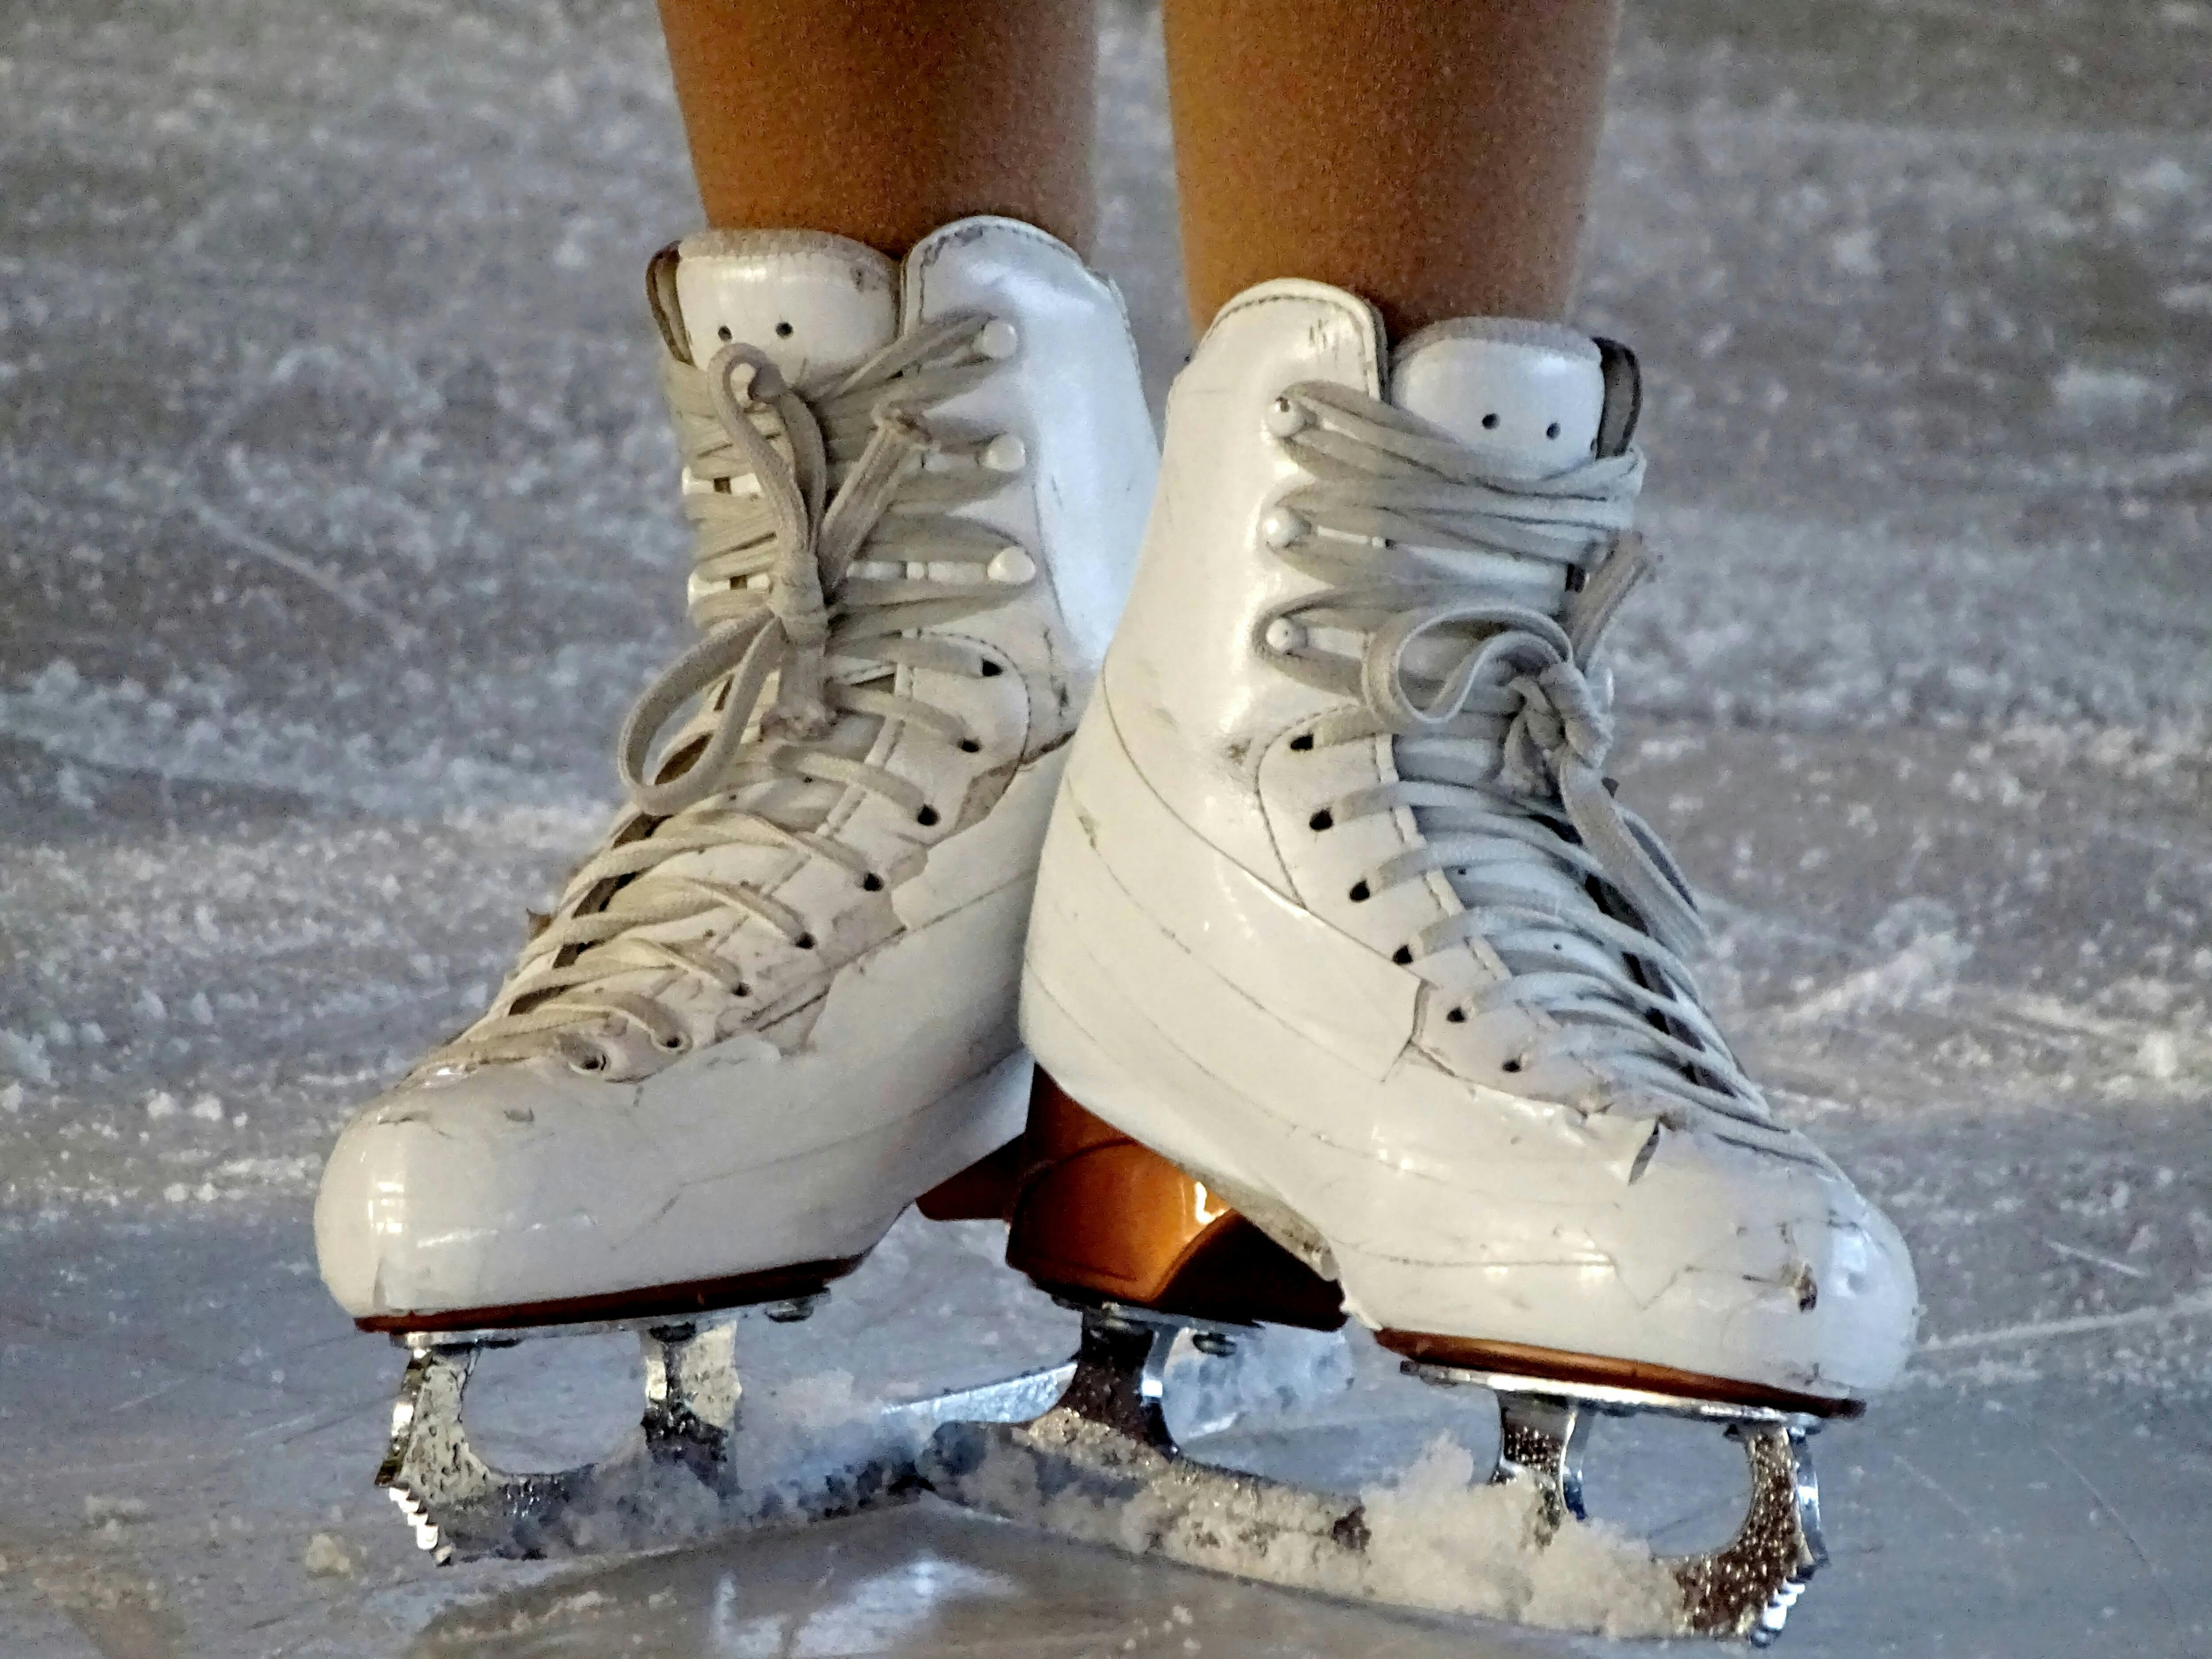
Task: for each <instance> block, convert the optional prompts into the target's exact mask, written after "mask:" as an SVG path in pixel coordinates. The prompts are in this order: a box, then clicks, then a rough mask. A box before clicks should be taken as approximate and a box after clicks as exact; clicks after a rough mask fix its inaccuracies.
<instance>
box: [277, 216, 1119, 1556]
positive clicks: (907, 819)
mask: <svg viewBox="0 0 2212 1659" xmlns="http://www.w3.org/2000/svg"><path fill="white" fill-rule="evenodd" d="M648 288H649V289H650V297H651V301H652V306H653V315H654V317H655V319H657V321H658V322H659V326H660V331H661V335H662V337H663V340H664V342H665V359H664V364H663V370H664V378H665V384H666V388H667V392H668V397H669V401H670V403H671V406H672V409H673V411H674V415H675V419H676V423H677V427H678V435H679V438H680V441H681V446H682V450H683V455H684V479H683V483H684V504H685V507H686V509H687V511H688V513H689V515H690V519H691V520H692V522H693V524H694V526H695V527H696V550H695V553H694V564H693V567H692V570H691V576H690V613H691V618H692V621H693V623H694V624H695V625H696V628H697V629H698V630H699V635H700V637H699V639H698V641H697V642H696V644H695V645H693V646H692V647H691V648H690V649H689V650H688V651H686V652H685V653H684V654H683V655H682V656H681V657H680V658H678V660H677V661H676V662H675V663H674V664H672V665H671V666H670V667H669V668H668V670H667V671H665V673H663V674H662V675H661V676H660V677H659V678H658V679H657V680H656V681H655V682H654V683H653V685H652V686H651V687H650V688H649V689H648V690H647V691H646V693H645V694H644V696H643V697H642V698H641V701H640V702H639V703H638V705H637V707H636V708H635V711H634V712H633V714H631V717H630V719H629V722H628V724H627V725H626V726H625V727H624V729H623V734H622V738H621V757H620V759H621V767H622V774H623V779H624V781H625V783H626V785H627V787H628V789H629V796H630V805H629V807H628V809H627V810H625V811H623V813H622V814H621V815H620V816H619V817H618V818H617V821H616V822H615V823H614V824H613V826H612V828H611V829H610V830H609V832H608V834H607V836H606V838H605V841H604V842H602V843H601V845H600V847H599V850H598V851H597V852H596V853H594V854H592V856H591V857H590V858H589V859H587V860H586V861H585V862H584V864H583V865H582V866H581V867H580V869H578V871H577V872H575V874H574V876H573V877H572V878H570V880H569V882H568V886H567V888H566V890H565V891H563V893H562V896H561V899H560V902H559V903H558V905H557V906H556V908H555V910H554V912H553V914H552V915H550V917H547V918H544V919H543V920H542V921H540V923H539V925H538V931H537V932H536V934H535V936H534V938H533V939H532V941H531V942H530V944H529V945H527V946H526V949H525V950H524V951H523V954H522V957H521V959H520V963H518V964H517V966H516V967H515V969H514V970H513V974H512V975H510V976H509V977H508V979H507V982H506V984H505V985H504V986H503V987H501V990H500V993H499V995H498V997H497V999H496V1000H495V1002H494V1004H493V1006H492V1007H491V1009H490V1011H489V1012H488V1013H487V1014H485V1015H484V1017H483V1018H481V1019H479V1020H478V1021H477V1023H476V1024H473V1025H472V1026H471V1027H469V1028H468V1030H465V1032H463V1033H462V1034H461V1035H460V1036H458V1037H456V1038H455V1039H453V1041H452V1042H449V1043H447V1045H446V1046H445V1047H444V1048H441V1049H439V1050H438V1051H437V1052H436V1053H435V1054H431V1055H430V1056H429V1057H428V1059H426V1060H424V1061H423V1062H422V1065H421V1066H418V1067H417V1068H416V1071H415V1072H414V1073H412V1074H410V1076H409V1077H408V1078H407V1079H405V1080H404V1082H403V1083H402V1084H401V1085H399V1086H398V1087H397V1088H396V1089H394V1090H393V1091H392V1092H390V1093H389V1094H387V1095H386V1096H385V1097H382V1098H381V1099H380V1100H377V1101H375V1102H374V1103H371V1104H370V1105H368V1107H366V1108H365V1109H363V1110H362V1112H361V1113H360V1114H359V1115H357V1116H356V1118H355V1119H354V1120H353V1121H352V1122H351V1123H350V1124H349V1126H348V1127H347V1128H346V1129H345V1131H344V1133H343V1135H342V1136H341V1137H340V1139H339V1141H338V1144H337V1149H336V1151H335V1152H333V1153H332V1155H331V1160H330V1164H329V1166H328V1168H327V1170H325V1175H324V1178H323V1185H322V1191H321V1195H320V1198H319V1201H318V1203H317V1206H316V1215H315V1225H316V1243H317V1247H318V1249H319V1254H320V1257H321V1263H322V1271H323V1276H324V1279H325V1282H326V1283H327V1284H328V1285H329V1286H330V1288H331V1292H332V1294H333V1295H335V1296H336V1297H337V1299H338V1301H339V1302H340V1303H341V1304H343V1306H344V1308H345V1310H346V1311H347V1312H348V1313H349V1314H351V1315H352V1316H354V1317H355V1319H356V1322H358V1323H359V1324H360V1325H361V1326H362V1328H364V1329H368V1330H372V1331H381V1332H388V1333H391V1334H392V1335H393V1336H394V1337H395V1338H396V1339H398V1340H400V1341H402V1342H404V1345H405V1346H407V1347H408V1349H409V1351H410V1354H411V1356H412V1358H411V1361H410V1365H409V1369H408V1372H407V1376H406V1380H405V1382H404V1385H403V1389H402V1394H401V1398H400V1401H399V1404H398V1407H397V1409H396V1411H395V1413H394V1427H393V1439H392V1450H391V1454H390V1455H389V1457H388V1458H387V1460H386V1465H385V1468H384V1469H383V1472H382V1473H381V1474H380V1476H379V1480H380V1483H381V1484H384V1485H386V1486H389V1487H390V1488H391V1490H392V1494H393V1496H394V1497H395V1498H397V1499H398V1500H399V1502H400V1504H401V1506H402V1508H403V1509H404V1510H405V1511H406V1512H407V1513H408V1515H409V1516H410V1519H411V1520H412V1521H413V1522H415V1523H416V1529H417V1533H418V1536H419V1538H420V1541H421V1542H422V1545H423V1547H425V1548H426V1549H430V1550H433V1551H435V1552H436V1553H438V1554H439V1556H440V1559H452V1558H453V1557H454V1556H456V1555H471V1554H480V1553H501V1554H533V1553H543V1552H544V1551H546V1550H548V1549H550V1548H554V1547H574V1546H576V1545H578V1544H579V1543H580V1542H586V1540H585V1539H584V1538H583V1537H582V1533H583V1531H584V1530H586V1526H587V1522H586V1516H599V1517H600V1518H601V1521H602V1522H603V1521H604V1519H605V1512H606V1511H607V1510H609V1509H610V1508H612V1509H615V1510H622V1509H623V1508H629V1509H632V1510H642V1509H649V1508H651V1507H652V1506H653V1505H656V1504H660V1505H669V1504H673V1503H674V1502H675V1498H678V1497H681V1496H683V1495H684V1493H686V1492H689V1493H690V1495H691V1496H693V1497H696V1489H699V1488H703V1489H704V1490H705V1492H707V1494H708V1496H709V1497H717V1496H720V1495H724V1490H725V1488H726V1486H727V1483H728V1481H729V1480H730V1478H731V1477H730V1474H729V1464H728V1456H727V1453H728V1450H729V1446H728V1437H729V1435H730V1433H731V1431H732V1427H733V1425H734V1422H735V1413H736V1407H737V1397H738V1378H737V1373H736V1370H735V1361H734V1358H733V1353H734V1347H733V1338H732V1328H731V1321H732V1318H733V1317H734V1316H733V1314H732V1311H731V1310H736V1309H739V1308H754V1309H758V1310H764V1311H765V1312H766V1314H767V1315H768V1316H769V1318H771V1319H791V1318H797V1317H802V1316H804V1315H805V1313H806V1312H807V1311H808V1310H810V1308H811V1305H812V1303H813V1300H814V1299H815V1298H817V1297H819V1296H820V1295H821V1294H823V1290H824V1287H825V1286H827V1285H829V1282H830V1281H831V1280H832V1279H836V1277H838V1276H839V1275H840V1274H842V1273H847V1272H849V1271H850V1270H851V1269H852V1268H853V1267H855V1266H856V1265H857V1264H858V1263H859V1262H860V1260H861V1258H862V1257H864V1256H865V1255H866V1254H867V1253H868V1251H869V1250H870V1249H872V1247H873V1246H874V1245H875V1243H876V1242H877V1241H878V1239H879V1238H881V1237H882V1236H883V1235H884V1231H886V1230H887V1229H888V1228H889V1227H890V1225H891V1223H892V1222H893V1220H895V1219H896V1218H897V1216H898V1215H899V1213H900V1212H902V1210H903V1209H904V1208H905V1207H906V1206H908V1204H909V1203H911V1202H913V1201H914V1200H915V1198H916V1197H917V1196H918V1195H920V1194H927V1193H928V1192H929V1191H931V1189H933V1188H936V1187H938V1186H939V1183H943V1182H947V1181H948V1179H949V1178H951V1177H954V1176H959V1175H960V1174H961V1173H962V1172H963V1171H965V1170H969V1168H970V1167H971V1166H974V1165H976V1164H978V1162H979V1160H984V1159H986V1158H987V1157H988V1155H990V1154H992V1153H993V1152H994V1149H999V1148H1002V1147H1003V1146H1006V1143H1008V1142H1010V1141H1012V1139H1015V1138H1016V1137H1017V1136H1018V1134H1019V1133H1020V1132H1021V1128H1022V1113H1023V1109H1024V1102H1025V1100H1026V1098H1027V1096H1028V1092H1029V1078H1030V1061H1029V1058H1028V1056H1027V1054H1025V1053H1024V1051H1023V1050H1022V1048H1021V1046H1020V1042H1019V1038H1018V1032H1017V1026H1016V1000H1017V990H1018V963H1019V961H1020V953H1021V942H1022V938H1023V931H1024V927H1026V926H1027V922H1028V918H1029V909H1030V895H1031V890H1032V886H1033V882H1034V877H1035V872H1036V859H1037V853H1038V848H1039V845H1040V842H1041V841H1042V836H1043V833H1044V826H1045V823H1046V819H1047V816H1048V811H1049V808H1050V805H1051V801H1052V799H1053V796H1054V790H1055V787H1056V786H1057V784H1058V782H1059V776H1060V767H1061V763H1062V761H1063V759H1064V757H1065V756H1066V744H1067V739H1068V738H1069V735H1070V733H1071V732H1072V731H1073V726H1074V722H1075V720H1076V717H1077V715H1078V714H1079V712H1080V710H1081V708H1082V706H1083V703H1084V702H1085V697H1086V696H1087V693H1088V690H1089V687H1090V682H1091V678H1092V676H1093V674H1094V673H1095V671H1096V665H1097V660H1098V658H1099V655H1100V653H1102V652H1103V648H1104V647H1105V643H1106V641H1107V638H1108V636H1109V633H1110V630H1111V629H1112V627H1113V623H1114V620H1115V616H1116V615H1117V613H1118V612H1119V611H1120V609H1121V601H1122V599H1123V596H1124V594H1125V592H1126V591H1127V581H1128V575H1129V572H1130V569H1131V568H1132V566H1133V560H1134V556H1135V551H1136V544H1137V542H1138V539H1139V532H1140V530H1141V526H1142V521H1143V520H1142V514H1143V511H1144V507H1145V504H1146V502H1147V501H1149V500H1150V498H1151V491H1152V480H1153V474H1154V471H1155V467H1156V465H1157V459H1156V454H1155V449H1154V443H1153V437H1152V426H1151V422H1150V418H1149V416H1148V415H1147V412H1146V408H1145V404H1144V398H1143V396H1142V393H1141V391H1140V389H1139V381H1138V374H1137V362H1136V355H1135V349H1134V346H1133V343H1132V341H1131V339H1130V336H1129V332H1128V328H1127V321H1126V319H1125V318H1124V316H1123V313H1122V311H1121V305H1120V301H1119V300H1118V297H1117V296H1116V295H1115V293H1114V292H1113V290H1112V289H1111V288H1110V287H1109V285H1108V284H1107V283H1105V282H1103V280H1102V279H1100V278H1099V277H1097V276H1095V275H1093V274H1092V273H1091V272H1090V271H1088V270H1085V268H1084V267H1083V265H1082V264H1081V262H1080V261H1079V259H1078V258H1076V257H1075V255H1074V254H1073V252H1070V251H1069V250H1068V249H1067V248H1066V247H1064V246H1061V245H1060V243H1058V242H1056V241H1054V240H1053V239H1052V238H1050V237H1048V236H1046V235H1044V234H1042V233H1041V232H1038V231H1036V230H1034V229H1031V228H1030V227H1028V226H1026V225H1022V224H1018V223H1015V222H1012V221H1008V220H1002V219H971V220H967V221H963V222H959V223H957V224H953V225H950V226H947V227H946V228H944V229H943V230H940V231H939V232H938V233H936V234H933V235H932V236H931V237H929V238H928V239H927V240H925V241H924V242H923V243H921V246H918V247H917V248H915V250H914V252H912V253H911V255H910V256H909V257H908V258H907V260H906V261H905V263H904V265H903V267H899V266H896V265H894V264H892V263H891V262H890V261H889V260H887V259H885V258H883V257H882V256H880V255H878V253H876V252H873V251H872V250H870V249H868V248H866V247H863V246H859V245H858V244H855V243H853V242H848V241H846V240H842V239H840V238H836V237H832V236H827V235H819V234H801V233H794V232H769V233H747V234H728V233H712V234H704V235H701V236H696V237H694V238H692V239H690V240H687V241H685V242H684V243H683V244H681V245H680V246H678V247H676V248H671V249H670V250H668V251H667V252H665V253H663V254H662V255H661V256H659V258H656V259H655V261H654V262H653V266H652V269H651V271H650V273H649V279H648ZM687 704H696V708H695V709H694V712H692V713H691V714H690V716H689V717H688V718H681V717H682V716H683V714H684V709H685V707H686V705H687ZM671 727H672V728H673V729H672V731H671ZM984 1207H986V1208H989V1207H993V1206H989V1205H986V1206H984ZM610 1325H620V1326H623V1327H627V1328H635V1329H637V1330H638V1331H639V1332H640V1333H641V1336H642V1338H643V1340H644V1345H645V1350H646V1359H647V1390H646V1391H647V1411H646V1415H645V1419H644V1432H643V1440H642V1443H641V1444H640V1445H638V1446H635V1447H633V1448H632V1449H631V1451H630V1453H629V1455H628V1456H627V1457H626V1458H624V1459H623V1460H620V1461H619V1462H615V1463H609V1464H602V1465H599V1466H593V1467H592V1468H584V1469H579V1470H570V1471H567V1472H564V1473H561V1474H544V1475H529V1476H508V1475H504V1474H499V1473H497V1472H495V1471H494V1470H491V1469H489V1468H487V1467H486V1466H485V1465H484V1464H483V1462H482V1461H481V1460H480V1459H479V1458H478V1457H477V1455H476V1454H475V1453H474V1452H473V1451H472V1450H471V1449H470V1447H469V1445H468V1443H467V1440H466V1437H465V1435H464V1433H463V1431H462V1427H461V1421H460V1409H459V1408H460V1395H461V1389H462V1388H463V1386H464V1385H465V1381H466V1378H467V1376H468V1371H469V1367H470V1365H471V1363H472V1362H473V1359H474V1358H475V1356H476V1354H477V1351H478V1350H479V1349H481V1348H482V1347H483V1346H487V1345H507V1344H511V1343H513V1341H515V1340H519V1339H520V1338H521V1337H523V1336H526V1335H529V1334H533V1333H542V1332H547V1331H554V1330H581V1329H603V1328H606V1327H608V1326H610ZM846 1496H848V1497H849V1498H855V1499H857V1498H860V1497H865V1496H866V1493H865V1492H861V1493H854V1494H847V1495H846ZM825 1501H826V1502H835V1501H836V1495H835V1494H832V1495H831V1496H830V1497H829V1498H827V1499H825ZM590 1524H599V1522H592V1523H590Z"/></svg>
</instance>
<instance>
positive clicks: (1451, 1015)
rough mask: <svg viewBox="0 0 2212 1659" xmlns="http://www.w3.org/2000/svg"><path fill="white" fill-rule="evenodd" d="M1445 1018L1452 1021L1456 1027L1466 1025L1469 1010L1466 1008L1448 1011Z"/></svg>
mask: <svg viewBox="0 0 2212 1659" xmlns="http://www.w3.org/2000/svg"><path fill="white" fill-rule="evenodd" d="M1444 1018H1446V1019H1447V1020H1449V1021H1450V1022H1451V1023H1452V1024H1454V1025H1464V1024H1467V1010H1466V1009H1464V1008H1449V1009H1446V1010H1445V1011H1444Z"/></svg>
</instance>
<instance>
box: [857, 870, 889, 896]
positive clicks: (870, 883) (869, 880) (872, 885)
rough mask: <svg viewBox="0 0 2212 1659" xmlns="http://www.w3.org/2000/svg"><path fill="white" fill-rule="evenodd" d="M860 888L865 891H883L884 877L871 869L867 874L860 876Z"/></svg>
mask: <svg viewBox="0 0 2212 1659" xmlns="http://www.w3.org/2000/svg"><path fill="white" fill-rule="evenodd" d="M860 890H861V891H862V892H864V893H880V892H882V891H883V890H884V878H882V877H881V876H879V875H878V874H877V873H876V872H874V871H872V870H871V871H869V872H868V873H867V874H866V875H865V876H862V877H861V878H860Z"/></svg>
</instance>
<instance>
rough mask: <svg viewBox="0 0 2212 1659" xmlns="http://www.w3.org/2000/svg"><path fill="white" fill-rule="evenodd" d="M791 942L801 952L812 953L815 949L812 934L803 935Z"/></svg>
mask: <svg viewBox="0 0 2212 1659" xmlns="http://www.w3.org/2000/svg"><path fill="white" fill-rule="evenodd" d="M791 942H792V944H793V945H795V946H797V947H798V948H799V950H802V951H811V950H812V949H813V948H814V935H813V934H811V933H801V934H800V935H799V937H798V938H797V939H793V940H792V941H791Z"/></svg>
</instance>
